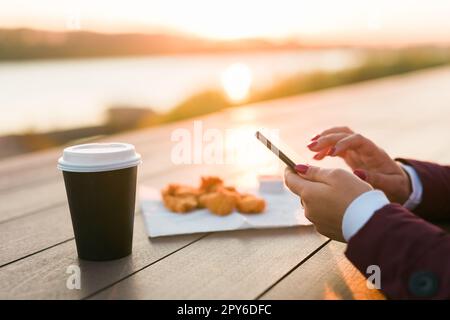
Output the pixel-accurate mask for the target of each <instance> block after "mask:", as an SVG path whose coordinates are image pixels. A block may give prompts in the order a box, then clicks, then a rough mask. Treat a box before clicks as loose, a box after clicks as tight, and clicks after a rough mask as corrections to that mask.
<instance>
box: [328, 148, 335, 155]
mask: <svg viewBox="0 0 450 320" xmlns="http://www.w3.org/2000/svg"><path fill="white" fill-rule="evenodd" d="M335 153H336V148H335V147H331V148H330V150H328V152H327V155H329V156H331V157H334V155H335Z"/></svg>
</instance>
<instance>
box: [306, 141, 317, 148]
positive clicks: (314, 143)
mask: <svg viewBox="0 0 450 320" xmlns="http://www.w3.org/2000/svg"><path fill="white" fill-rule="evenodd" d="M316 145H317V141H313V142H311V143H310V144H308V145H307V147H308V148H310V149H311V148H314V147H315V146H316Z"/></svg>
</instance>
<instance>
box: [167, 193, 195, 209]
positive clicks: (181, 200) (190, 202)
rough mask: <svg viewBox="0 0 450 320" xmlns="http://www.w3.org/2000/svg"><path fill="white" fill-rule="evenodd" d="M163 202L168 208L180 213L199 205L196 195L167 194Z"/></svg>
mask: <svg viewBox="0 0 450 320" xmlns="http://www.w3.org/2000/svg"><path fill="white" fill-rule="evenodd" d="M163 202H164V205H165V206H166V208H167V209H169V210H170V211H173V212H178V213H186V212H189V211H192V210H194V209H195V208H197V206H198V202H197V198H196V197H194V196H183V197H176V196H170V195H166V196H163Z"/></svg>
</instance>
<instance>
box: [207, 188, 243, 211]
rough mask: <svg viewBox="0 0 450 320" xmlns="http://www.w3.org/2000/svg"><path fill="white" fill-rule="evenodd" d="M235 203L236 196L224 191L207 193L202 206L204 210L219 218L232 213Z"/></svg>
mask: <svg viewBox="0 0 450 320" xmlns="http://www.w3.org/2000/svg"><path fill="white" fill-rule="evenodd" d="M236 203H237V197H236V195H235V194H233V193H232V192H230V191H227V190H224V189H220V190H218V191H217V192H212V193H209V194H207V195H205V197H204V205H205V206H206V208H208V210H209V211H211V212H212V213H214V214H216V215H219V216H226V215H229V214H230V213H231V212H233V210H234V209H235V207H236Z"/></svg>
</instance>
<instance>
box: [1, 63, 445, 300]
mask: <svg viewBox="0 0 450 320" xmlns="http://www.w3.org/2000/svg"><path fill="white" fill-rule="evenodd" d="M449 119H450V68H439V69H434V70H428V71H422V72H417V73H414V74H410V75H405V76H399V77H391V78H388V79H383V80H378V81H371V82H366V83H362V84H357V85H352V86H346V87H341V88H336V89H331V90H326V91H321V92H317V93H313V94H308V95H304V96H299V97H292V98H287V99H283V100H277V101H271V102H265V103H261V104H255V105H250V106H246V107H242V108H235V109H229V110H227V111H224V112H221V113H217V114H213V115H210V116H206V117H204V118H201V120H202V123H203V125H204V128H205V129H206V128H217V129H219V130H224V129H228V128H246V127H248V126H252V127H255V128H259V127H270V128H278V129H280V134H281V137H282V138H283V139H284V140H286V142H287V143H288V144H290V145H291V146H292V147H294V148H296V149H297V151H298V152H299V153H300V154H301V156H303V157H304V158H307V159H311V155H312V154H311V153H310V152H309V151H308V150H307V149H306V148H305V144H306V143H307V141H308V140H309V138H310V137H311V136H313V135H314V134H316V133H318V132H320V131H321V130H322V129H324V128H327V127H330V126H334V125H341V124H345V125H348V126H350V127H351V128H353V129H354V130H356V131H358V132H361V133H363V134H364V135H366V136H368V137H370V138H372V139H373V140H374V141H376V142H377V143H378V144H379V145H381V146H383V147H384V148H385V149H386V150H387V151H388V152H389V153H390V154H391V155H392V156H393V157H395V156H411V157H415V158H421V159H428V160H435V161H440V162H450V148H448V141H449V138H450V125H449ZM192 125H193V124H192V121H184V122H180V123H176V124H171V125H167V126H163V127H159V128H151V129H146V130H142V131H138V132H132V133H126V134H123V135H120V136H115V137H108V138H107V139H104V140H107V141H113V140H117V141H126V142H130V143H133V144H135V145H136V147H137V149H138V151H139V152H140V153H141V154H142V156H143V158H144V163H143V164H142V166H141V167H140V168H139V183H140V184H146V185H149V186H153V187H158V188H159V187H161V186H163V185H164V184H166V183H168V182H171V181H179V182H188V183H196V182H197V179H198V178H199V176H200V175H201V174H217V173H219V174H220V175H222V176H223V177H224V178H226V179H227V180H228V181H230V182H238V181H248V180H249V179H254V174H255V172H257V171H258V168H254V167H251V166H240V165H174V164H173V162H172V161H171V156H170V154H171V149H172V147H173V145H174V143H173V142H171V140H170V138H171V133H172V132H173V130H175V129H177V128H188V129H192ZM60 153H61V150H60V149H55V150H49V151H45V152H39V153H35V154H30V155H24V156H20V157H15V158H11V159H6V160H4V161H2V162H0V177H1V178H0V298H2V299H5V298H6V299H22V298H30V299H116V298H119V299H133V298H138V299H162V298H174V299H196V298H200V299H203V298H205V299H216V298H219V299H230V298H234V299H382V298H383V295H382V294H381V293H380V292H378V291H376V290H369V289H367V287H366V283H365V279H364V277H363V276H362V275H361V274H360V273H359V272H358V271H357V270H356V269H355V268H354V267H353V266H352V265H351V264H350V262H349V261H348V260H346V258H345V256H344V254H343V252H344V250H345V244H342V243H338V242H335V241H330V240H329V239H327V238H325V237H323V236H321V235H319V234H318V233H317V232H316V231H315V230H314V228H313V227H295V228H284V229H266V230H242V231H232V232H222V233H206V234H193V235H183V236H171V237H161V238H154V239H149V238H148V237H147V235H146V232H145V230H144V226H143V221H142V217H141V215H140V214H139V210H137V211H138V212H137V214H136V219H135V232H134V242H133V254H132V255H131V256H130V257H127V258H124V259H121V260H116V261H110V262H102V263H98V262H97V263H95V262H86V261H80V260H78V258H77V254H76V248H75V241H74V238H73V231H72V226H71V221H70V216H69V211H68V207H67V202H66V195H65V189H64V185H63V180H62V176H61V173H60V172H58V170H57V169H56V160H57V158H58V157H59V155H60ZM310 163H314V161H312V160H310ZM321 165H323V166H343V163H342V162H341V161H340V160H339V159H328V160H326V161H324V162H322V164H321ZM252 174H253V178H252ZM71 265H77V266H79V267H80V268H81V289H80V290H69V289H67V287H66V280H67V278H68V277H69V274H67V273H66V271H67V268H68V267H69V266H71Z"/></svg>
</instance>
